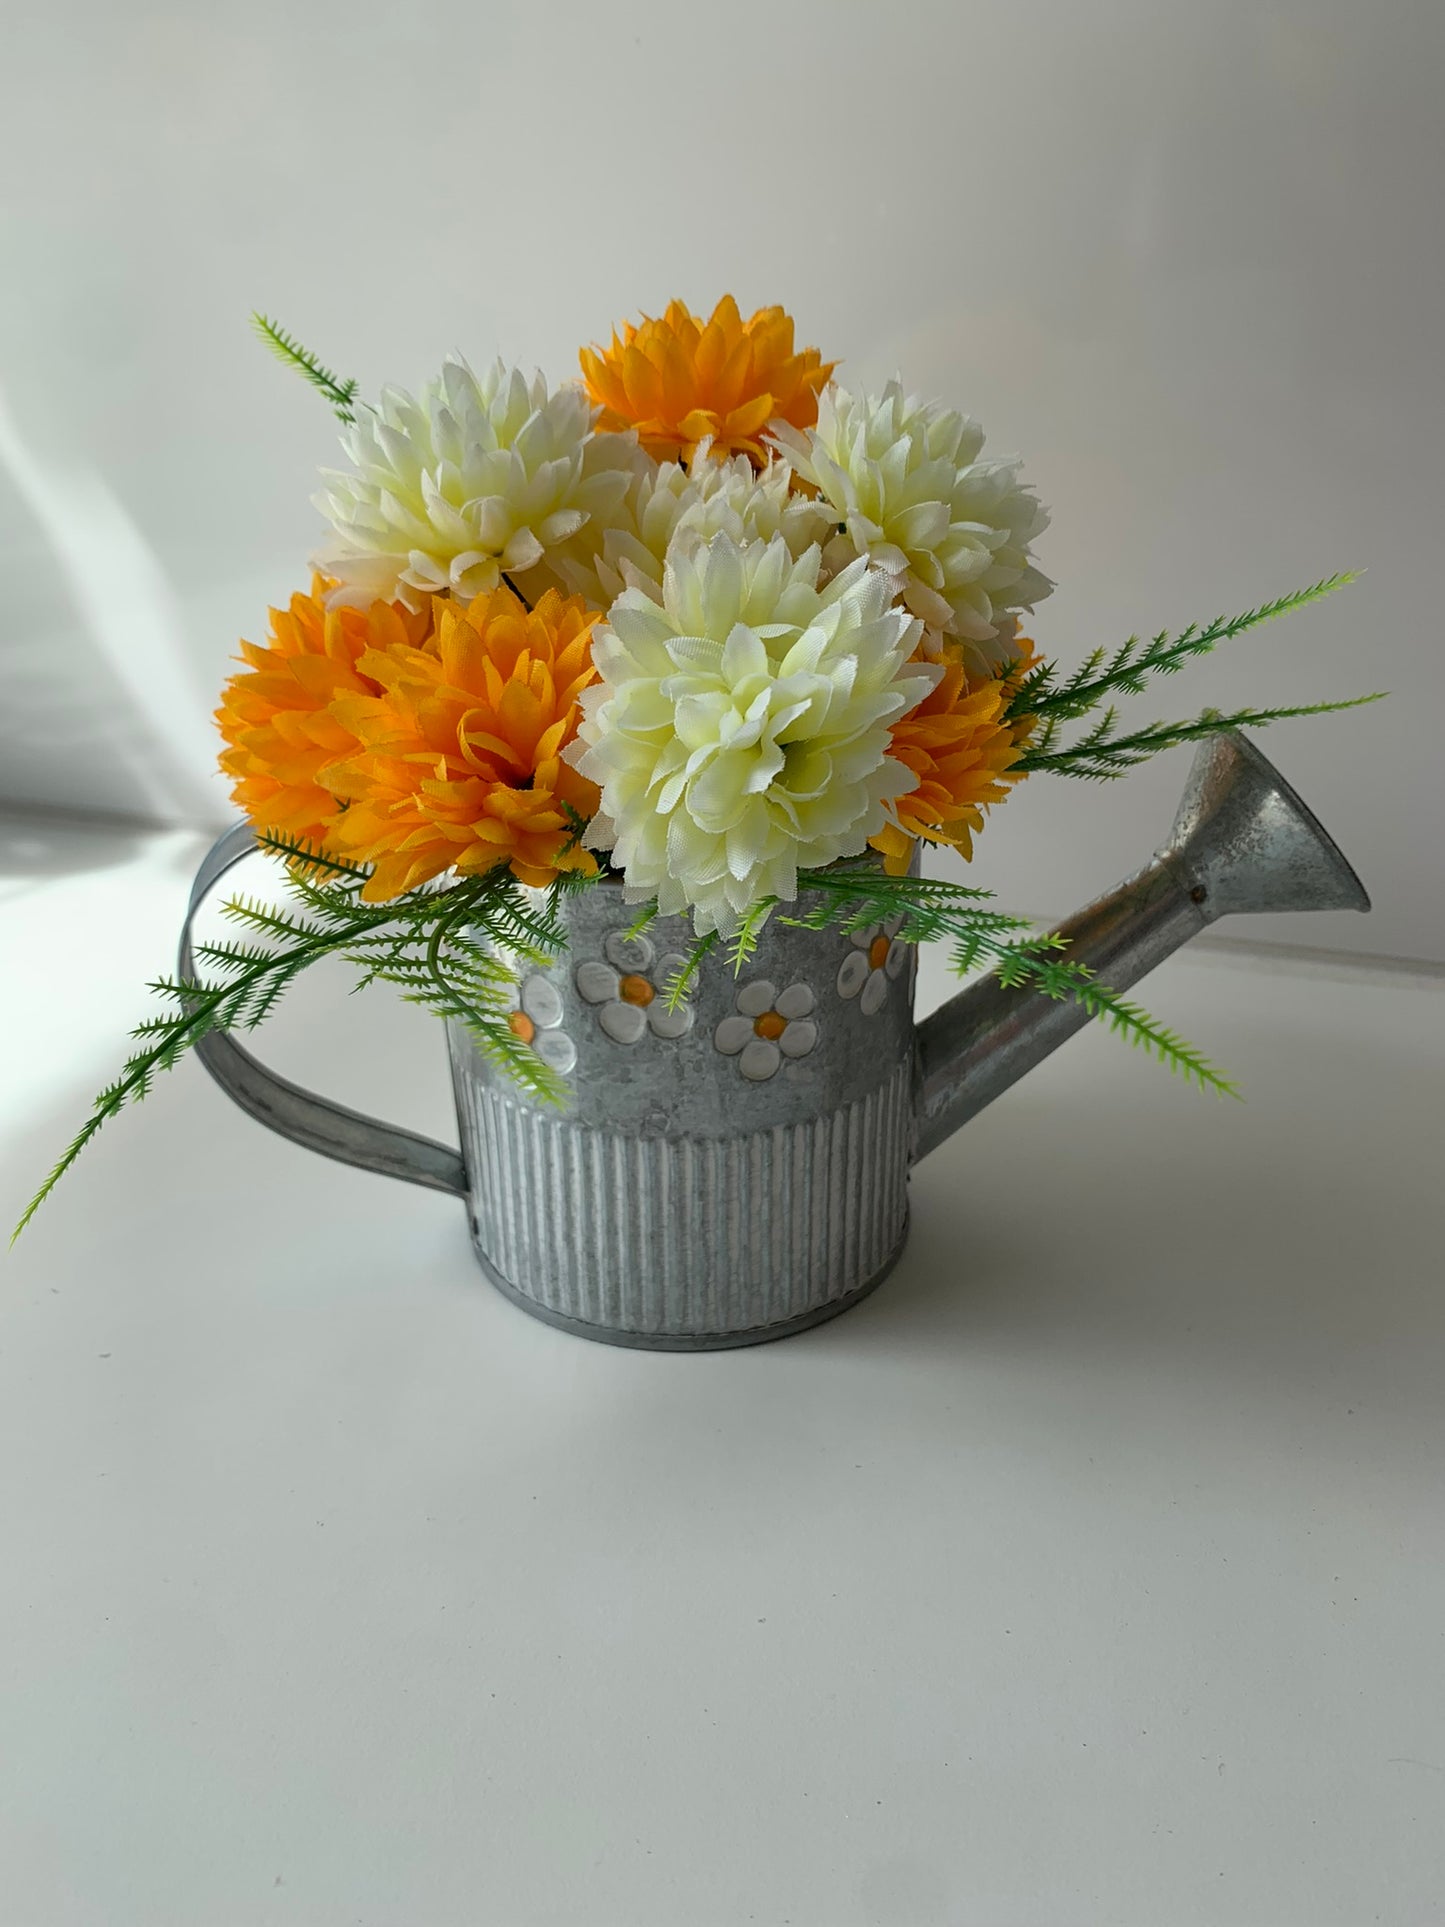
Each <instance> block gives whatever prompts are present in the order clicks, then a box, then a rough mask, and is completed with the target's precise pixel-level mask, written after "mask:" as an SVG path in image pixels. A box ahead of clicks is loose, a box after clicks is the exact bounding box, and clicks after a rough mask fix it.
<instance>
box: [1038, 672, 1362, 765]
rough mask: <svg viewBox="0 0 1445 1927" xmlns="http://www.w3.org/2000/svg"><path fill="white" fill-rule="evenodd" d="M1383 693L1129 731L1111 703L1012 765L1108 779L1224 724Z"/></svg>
mask: <svg viewBox="0 0 1445 1927" xmlns="http://www.w3.org/2000/svg"><path fill="white" fill-rule="evenodd" d="M1383 699H1384V692H1383V691H1380V690H1377V691H1376V692H1375V693H1374V694H1373V695H1369V696H1352V697H1349V698H1347V699H1346V700H1345V701H1343V702H1334V703H1301V704H1296V705H1293V706H1291V707H1288V708H1282V709H1239V710H1236V711H1235V712H1234V713H1233V714H1232V715H1229V716H1224V715H1221V714H1220V713H1219V712H1218V711H1217V710H1205V712H1204V713H1203V714H1202V715H1200V716H1194V717H1190V718H1189V719H1188V720H1187V721H1185V722H1179V723H1150V724H1148V725H1147V727H1145V728H1144V729H1136V730H1133V731H1131V732H1130V733H1129V734H1128V735H1125V736H1120V735H1118V734H1117V733H1116V731H1117V717H1116V714H1115V711H1114V709H1113V707H1112V705H1111V706H1110V707H1109V708H1108V709H1107V710H1105V711H1104V713H1103V715H1102V716H1101V717H1100V718H1099V720H1098V721H1097V722H1096V723H1095V724H1094V726H1093V727H1092V728H1091V729H1090V730H1089V731H1088V732H1087V734H1086V735H1084V736H1082V737H1080V739H1079V740H1078V742H1076V743H1071V744H1069V745H1068V747H1067V748H1065V749H1054V748H1053V747H1051V745H1052V742H1053V741H1054V740H1055V739H1054V737H1053V736H1052V733H1051V734H1050V736H1049V737H1048V739H1047V740H1046V741H1044V742H1042V743H1040V744H1039V745H1038V746H1037V747H1033V748H1030V749H1028V750H1026V751H1025V752H1024V754H1023V755H1022V756H1021V757H1020V758H1019V760H1018V762H1017V763H1015V764H1014V770H1015V771H1017V772H1019V773H1020V774H1023V775H1030V776H1031V775H1036V774H1038V773H1039V772H1041V771H1045V770H1047V771H1048V772H1049V774H1051V775H1053V776H1074V777H1081V778H1083V779H1084V780H1085V781H1088V782H1096V783H1097V782H1108V781H1111V780H1113V779H1114V778H1116V777H1120V776H1127V775H1128V773H1129V771H1130V770H1131V769H1137V768H1138V766H1139V764H1140V763H1147V762H1148V761H1149V759H1150V757H1151V756H1157V755H1158V754H1159V752H1160V750H1163V749H1173V748H1174V747H1175V746H1176V745H1177V744H1179V743H1193V742H1197V741H1199V739H1200V738H1201V737H1204V736H1213V735H1215V734H1217V733H1218V732H1219V731H1220V730H1225V729H1258V728H1261V727H1263V725H1264V724H1266V723H1278V722H1284V721H1285V720H1286V719H1287V718H1289V717H1291V716H1330V715H1333V714H1334V713H1335V712H1336V711H1337V710H1341V709H1359V708H1361V707H1362V706H1363V705H1364V704H1366V703H1377V702H1381V701H1383Z"/></svg>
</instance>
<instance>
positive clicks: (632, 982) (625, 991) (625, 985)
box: [617, 976, 657, 1006]
mask: <svg viewBox="0 0 1445 1927" xmlns="http://www.w3.org/2000/svg"><path fill="white" fill-rule="evenodd" d="M617 994H618V996H619V997H620V998H621V999H622V1001H623V1003H624V1004H641V1005H644V1006H645V1005H647V1004H650V1003H651V1002H652V1000H653V998H654V997H655V996H656V995H657V992H656V991H655V990H654V989H653V987H652V985H651V984H650V983H649V982H648V981H647V979H646V977H636V976H626V977H624V978H623V979H622V981H621V983H620V984H618V986H617Z"/></svg>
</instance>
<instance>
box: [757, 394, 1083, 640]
mask: <svg viewBox="0 0 1445 1927" xmlns="http://www.w3.org/2000/svg"><path fill="white" fill-rule="evenodd" d="M770 432H771V433H773V434H774V435H775V438H776V440H777V441H778V443H779V444H780V446H781V447H783V448H784V449H785V450H786V452H787V454H788V456H789V458H790V460H791V461H792V463H793V466H794V468H795V469H796V470H797V472H798V473H799V474H800V475H802V476H804V477H805V478H806V479H807V480H808V481H809V482H811V483H812V484H813V485H814V487H815V488H817V490H818V491H819V494H820V495H821V496H822V497H823V499H824V501H826V502H827V503H828V504H830V505H831V507H832V508H833V509H834V510H835V511H836V520H837V521H840V522H841V523H842V524H843V530H842V533H841V534H839V535H838V536H836V537H835V538H834V541H833V542H832V543H831V544H830V545H829V548H828V551H827V555H828V560H829V562H830V563H832V564H834V565H837V564H839V563H843V562H846V561H850V560H852V559H853V558H854V557H856V556H866V557H867V558H868V560H869V561H870V562H872V563H873V564H874V565H875V566H876V567H878V568H881V569H887V570H888V571H890V573H892V574H893V575H895V576H896V577H898V578H899V580H900V585H901V592H902V595H903V599H904V601H905V603H906V604H907V605H908V607H909V608H910V609H911V610H912V611H913V613H914V614H915V615H917V616H920V617H922V619H923V621H924V622H926V623H927V624H928V625H929V627H930V629H931V630H934V631H936V632H940V633H941V634H942V635H943V637H945V638H946V639H950V640H952V641H953V642H954V643H955V644H961V645H962V646H963V647H964V649H965V652H966V654H967V656H968V658H969V660H970V663H971V666H972V667H974V668H975V669H976V670H978V671H980V672H981V673H984V674H988V673H992V672H993V671H994V670H996V669H997V668H998V667H1000V666H1001V665H1002V664H1003V663H1006V662H1008V661H1009V660H1011V659H1012V658H1013V657H1014V656H1015V655H1016V653H1017V651H1016V648H1015V645H1014V636H1015V632H1016V628H1017V620H1016V612H1017V611H1018V610H1019V609H1031V608H1032V607H1033V606H1034V604H1035V603H1036V602H1038V601H1041V600H1042V598H1043V597H1044V596H1046V595H1047V594H1048V593H1049V591H1050V589H1051V587H1052V586H1053V585H1052V584H1051V583H1050V582H1049V580H1048V578H1047V577H1046V576H1043V575H1041V574H1040V573H1039V571H1038V570H1037V569H1036V568H1034V567H1033V565H1032V563H1031V561H1030V559H1029V548H1030V544H1031V543H1032V542H1033V540H1034V538H1035V537H1036V536H1038V535H1040V534H1041V533H1042V532H1043V530H1044V529H1045V528H1046V527H1047V526H1048V519H1049V518H1048V513H1047V511H1046V510H1045V509H1044V508H1043V507H1042V506H1041V505H1040V503H1039V502H1038V501H1037V500H1036V499H1035V497H1034V496H1033V494H1032V493H1031V492H1030V491H1029V490H1028V489H1027V488H1025V487H1023V486H1022V485H1021V484H1020V482H1019V480H1018V473H1019V463H1018V462H1017V461H1016V460H997V459H990V460H981V459H980V452H981V450H982V448H983V430H982V429H981V428H980V427H979V426H978V424H977V423H976V422H973V421H970V420H969V419H968V417H967V416H966V415H961V414H959V413H958V412H957V411H956V410H954V409H944V408H942V407H941V406H940V405H939V404H937V403H934V402H921V401H919V400H917V399H916V398H915V397H913V396H906V397H905V395H904V393H903V389H902V387H901V386H900V385H899V383H898V382H896V381H890V382H889V383H888V385H887V387H886V388H885V389H884V390H883V392H882V394H881V395H873V396H869V395H849V394H847V393H845V392H843V391H842V390H840V389H829V390H827V391H825V393H824V394H823V397H822V399H821V402H820V405H819V410H818V425H817V427H816V428H811V429H807V430H799V429H795V428H789V427H788V426H787V425H786V423H779V424H774V427H773V429H772V430H771V431H770Z"/></svg>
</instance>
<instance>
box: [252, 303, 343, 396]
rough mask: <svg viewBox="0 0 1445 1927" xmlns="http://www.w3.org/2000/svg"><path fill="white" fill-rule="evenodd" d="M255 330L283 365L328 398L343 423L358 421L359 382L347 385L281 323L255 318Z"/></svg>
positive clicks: (266, 318) (261, 317)
mask: <svg viewBox="0 0 1445 1927" xmlns="http://www.w3.org/2000/svg"><path fill="white" fill-rule="evenodd" d="M251 326H252V327H253V328H254V329H255V330H256V333H257V334H258V335H259V336H260V337H261V339H262V341H264V342H265V344H266V346H267V347H268V348H269V349H270V350H271V352H272V354H273V355H275V356H276V358H277V359H278V360H279V361H285V362H289V364H290V365H291V367H293V368H294V369H296V371H297V373H298V374H300V375H301V376H302V378H303V379H304V380H306V381H309V382H310V383H311V386H312V387H313V388H315V389H317V390H318V391H319V392H320V393H321V394H323V395H324V396H325V397H326V399H327V401H329V402H330V403H331V406H332V408H333V409H334V410H335V412H336V414H337V416H338V417H339V418H340V420H342V421H344V422H347V423H350V422H354V421H355V420H356V396H357V390H358V387H359V385H360V384H359V383H357V382H356V381H355V380H347V381H343V380H342V379H341V377H340V376H339V375H336V374H333V373H332V371H331V369H329V368H328V367H327V366H326V365H325V363H324V362H323V361H322V360H321V358H320V357H319V356H318V355H314V354H313V353H312V352H311V350H310V349H309V348H304V347H303V346H302V345H301V343H300V342H299V341H298V340H297V339H296V337H295V335H292V334H288V333H287V332H286V330H285V329H284V328H283V327H282V326H281V324H280V322H278V321H272V320H271V319H270V318H269V317H268V316H266V315H264V314H253V315H252V316H251Z"/></svg>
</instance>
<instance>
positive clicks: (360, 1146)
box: [176, 823, 467, 1197]
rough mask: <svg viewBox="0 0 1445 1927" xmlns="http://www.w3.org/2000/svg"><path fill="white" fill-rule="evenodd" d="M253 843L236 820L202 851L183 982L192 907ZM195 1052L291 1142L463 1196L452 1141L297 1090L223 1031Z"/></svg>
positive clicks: (463, 1178)
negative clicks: (440, 1141)
mask: <svg viewBox="0 0 1445 1927" xmlns="http://www.w3.org/2000/svg"><path fill="white" fill-rule="evenodd" d="M255 847H256V839H255V834H254V832H253V831H252V829H251V826H250V824H249V823H237V824H235V825H234V826H233V827H232V828H231V829H229V830H227V831H226V833H225V834H224V836H220V837H218V838H217V839H216V841H215V843H213V844H212V846H211V848H210V850H209V851H208V852H207V853H206V856H205V859H204V861H203V862H202V864H201V867H200V869H199V870H197V872H196V880H195V882H194V883H193V884H192V885H191V900H190V905H189V908H188V909H187V911H186V921H185V924H184V925H183V927H182V929H181V942H180V950H179V953H178V955H177V959H176V968H177V972H178V975H179V976H180V978H181V979H182V981H184V980H186V979H188V978H192V977H194V975H195V963H194V960H193V958H192V954H191V925H192V923H193V922H194V920H195V915H196V912H197V910H199V909H200V907H201V904H202V903H203V902H204V900H205V899H206V897H207V896H208V895H209V894H210V892H211V890H212V889H213V888H214V887H215V885H216V884H217V883H219V882H220V880H221V878H222V877H223V876H225V874H226V872H227V871H228V870H231V869H233V868H234V867H235V866H236V864H238V863H239V862H240V861H241V860H242V858H243V857H247V856H249V855H250V854H251V852H252V851H253V850H254V849H255ZM195 1052H196V1056H197V1057H199V1058H200V1060H201V1062H202V1063H203V1064H204V1065H205V1067H206V1069H207V1070H208V1071H209V1072H210V1073H211V1076H212V1077H214V1078H215V1080H216V1082H217V1083H218V1084H219V1085H220V1087H221V1089H222V1090H223V1091H224V1092H225V1093H226V1095H227V1096H228V1097H230V1098H233V1099H234V1100H235V1102H236V1103H237V1104H239V1105H240V1107H241V1109H242V1110H243V1111H245V1112H247V1113H248V1114H249V1115H250V1116H251V1117H254V1118H255V1119H256V1120H257V1122H258V1123H261V1124H265V1125H267V1126H268V1127H269V1128H270V1129H271V1130H273V1131H279V1132H280V1134H281V1136H282V1137H289V1138H290V1139H291V1140H292V1141H293V1143H296V1144H304V1145H305V1146H306V1147H307V1149H308V1150H311V1151H320V1153H321V1154H322V1156H323V1157H328V1158H337V1159H339V1160H340V1161H341V1163H343V1164H355V1165H358V1166H359V1167H360V1168H361V1169H362V1170H363V1171H379V1172H381V1174H382V1175H383V1176H384V1177H389V1178H401V1179H402V1180H403V1181H404V1182H405V1183H407V1184H424V1185H426V1186H427V1187H428V1188H429V1189H431V1190H433V1191H449V1192H450V1193H451V1194H452V1195H453V1196H454V1197H465V1196H466V1194H467V1174H466V1167H465V1166H464V1165H463V1163H462V1159H461V1154H460V1153H459V1152H457V1151H454V1150H452V1149H451V1147H450V1145H446V1144H438V1143H437V1142H436V1141H435V1140H434V1139H432V1138H429V1137H419V1136H418V1135H417V1134H416V1133H415V1132H414V1131H403V1130H402V1129H400V1127H399V1126H397V1125H395V1124H383V1123H382V1122H381V1121H380V1119H378V1118H374V1117H365V1116H363V1115H362V1113H361V1112H360V1111H352V1110H348V1109H347V1108H346V1106H345V1105H343V1104H333V1103H331V1102H330V1101H329V1100H328V1099H327V1098H324V1097H317V1096H315V1095H314V1094H313V1093H312V1092H310V1091H304V1090H302V1088H301V1086H300V1085H299V1084H292V1083H291V1082H290V1081H289V1080H288V1079H287V1078H284V1077H278V1076H277V1075H276V1073H275V1071H271V1070H267V1068H266V1066H265V1065H264V1064H263V1063H261V1062H260V1061H259V1059H257V1058H255V1057H253V1056H252V1055H251V1053H250V1052H249V1051H247V1050H243V1049H242V1048H241V1046H240V1045H239V1044H238V1043H237V1042H236V1040H235V1038H234V1037H232V1036H231V1035H230V1033H229V1032H228V1031H224V1030H213V1031H208V1032H207V1033H206V1034H205V1036H203V1037H202V1038H201V1039H200V1040H199V1042H198V1043H197V1044H196V1046H195Z"/></svg>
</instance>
